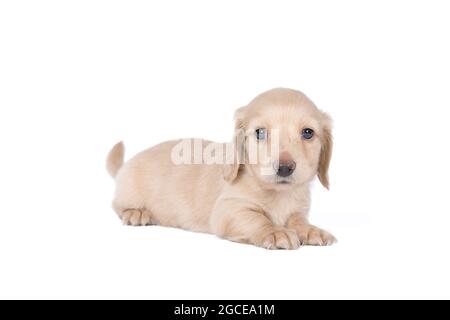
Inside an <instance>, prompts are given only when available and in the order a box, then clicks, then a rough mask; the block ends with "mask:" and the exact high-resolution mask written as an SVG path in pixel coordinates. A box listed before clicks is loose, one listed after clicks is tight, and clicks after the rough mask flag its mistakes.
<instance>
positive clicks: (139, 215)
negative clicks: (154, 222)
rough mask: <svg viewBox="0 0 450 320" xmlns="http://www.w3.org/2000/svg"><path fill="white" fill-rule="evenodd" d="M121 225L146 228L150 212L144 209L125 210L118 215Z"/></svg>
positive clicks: (149, 219) (149, 221) (149, 222)
mask: <svg viewBox="0 0 450 320" xmlns="http://www.w3.org/2000/svg"><path fill="white" fill-rule="evenodd" d="M119 216H120V218H121V219H122V223H123V224H125V225H131V226H146V225H150V224H151V216H150V212H148V210H145V209H127V210H124V211H122V213H121V214H120V215H119Z"/></svg>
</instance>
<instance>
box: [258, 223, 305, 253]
mask: <svg viewBox="0 0 450 320" xmlns="http://www.w3.org/2000/svg"><path fill="white" fill-rule="evenodd" d="M256 245H258V246H260V247H263V248H266V249H289V250H293V249H297V248H298V247H300V240H299V238H298V236H297V234H296V232H295V231H294V230H290V229H287V228H281V227H275V228H272V229H271V230H269V231H268V232H264V233H263V234H261V235H260V236H259V237H258V240H257V241H256Z"/></svg>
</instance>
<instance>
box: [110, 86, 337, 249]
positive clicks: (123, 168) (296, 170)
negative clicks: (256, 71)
mask: <svg viewBox="0 0 450 320" xmlns="http://www.w3.org/2000/svg"><path fill="white" fill-rule="evenodd" d="M331 151H332V135H331V119H330V117H329V116H328V115H327V114H325V113H323V112H322V111H320V110H319V109H318V108H317V107H316V106H315V105H314V104H313V102H312V101H311V100H309V98H308V97H306V96H305V95H304V94H303V93H301V92H299V91H296V90H292V89H285V88H277V89H272V90H269V91H267V92H264V93H262V94H260V95H259V96H257V97H256V98H255V99H253V100H252V101H251V102H250V103H249V104H248V105H247V106H245V107H242V108H240V109H238V110H237V111H236V113H235V133H234V139H233V142H232V143H229V144H219V143H212V142H209V141H204V140H198V139H195V140H176V141H169V142H164V143H162V144H159V145H157V146H154V147H152V148H150V149H147V150H145V151H143V152H141V153H139V154H138V155H136V156H135V157H134V158H132V159H131V160H129V161H128V162H126V163H124V161H123V159H124V146H123V143H121V142H120V143H118V144H116V145H115V146H114V147H113V149H112V150H111V151H110V153H109V155H108V158H107V169H108V172H109V173H110V174H111V176H113V177H115V181H116V192H115V197H114V200H113V208H114V210H115V211H116V212H117V214H118V215H119V217H120V218H121V219H122V221H123V223H124V224H129V225H133V226H142V225H162V226H169V227H177V228H182V229H186V230H191V231H198V232H206V233H213V234H216V235H217V236H219V237H222V238H225V239H228V240H231V241H236V242H242V243H248V244H253V245H256V246H260V247H263V248H267V249H296V248H298V247H299V246H301V245H318V246H322V245H331V244H333V243H334V242H336V239H335V238H334V237H333V236H332V235H331V234H330V233H328V232H327V231H324V230H322V229H320V228H318V227H316V226H313V225H311V224H310V223H309V222H308V212H309V208H310V183H311V181H312V180H313V179H314V178H315V177H316V176H318V178H319V180H320V182H321V183H322V185H323V186H324V187H325V188H328V186H329V182H328V167H329V163H330V158H331Z"/></svg>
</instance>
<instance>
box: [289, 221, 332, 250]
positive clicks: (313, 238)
mask: <svg viewBox="0 0 450 320" xmlns="http://www.w3.org/2000/svg"><path fill="white" fill-rule="evenodd" d="M295 231H297V235H298V237H299V239H300V243H301V245H302V246H331V245H332V244H334V243H336V242H337V240H336V238H335V237H334V236H333V235H332V234H331V233H329V232H328V231H325V230H322V229H320V228H317V227H316V226H313V225H301V226H297V227H296V228H295Z"/></svg>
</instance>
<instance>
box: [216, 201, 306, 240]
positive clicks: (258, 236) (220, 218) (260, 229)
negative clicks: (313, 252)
mask: <svg viewBox="0 0 450 320" xmlns="http://www.w3.org/2000/svg"><path fill="white" fill-rule="evenodd" d="M212 229H213V231H214V232H215V233H216V235H218V236H219V237H222V238H225V239H228V240H231V241H236V242H242V243H250V244H254V245H256V246H259V247H263V248H266V249H297V248H298V247H299V246H300V241H299V238H298V236H297V234H296V233H295V231H294V230H289V229H287V228H285V227H278V226H274V225H273V224H272V222H271V221H270V220H269V219H268V218H267V217H266V216H265V215H264V213H263V212H261V211H259V210H252V209H249V208H245V207H240V208H236V206H229V205H225V206H221V207H216V209H215V211H214V213H213V217H212Z"/></svg>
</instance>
